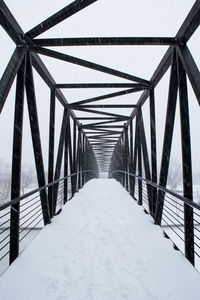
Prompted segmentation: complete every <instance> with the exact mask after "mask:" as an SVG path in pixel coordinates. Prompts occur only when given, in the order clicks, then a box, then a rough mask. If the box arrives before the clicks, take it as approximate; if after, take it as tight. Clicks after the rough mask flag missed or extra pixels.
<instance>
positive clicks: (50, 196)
mask: <svg viewBox="0 0 200 300" xmlns="http://www.w3.org/2000/svg"><path fill="white" fill-rule="evenodd" d="M54 135H55V89H52V90H51V99H50V116H49V162H48V183H50V182H53V174H54ZM48 203H49V212H50V217H51V218H52V217H53V186H50V187H49V188H48Z"/></svg>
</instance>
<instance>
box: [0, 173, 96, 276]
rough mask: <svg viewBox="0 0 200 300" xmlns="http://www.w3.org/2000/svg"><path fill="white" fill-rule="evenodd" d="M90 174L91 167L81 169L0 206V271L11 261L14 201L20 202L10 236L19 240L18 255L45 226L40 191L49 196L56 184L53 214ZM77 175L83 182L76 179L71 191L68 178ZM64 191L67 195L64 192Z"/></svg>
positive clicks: (89, 177) (17, 241) (88, 178)
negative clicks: (81, 177) (16, 222)
mask: <svg viewBox="0 0 200 300" xmlns="http://www.w3.org/2000/svg"><path fill="white" fill-rule="evenodd" d="M90 173H92V174H95V172H94V171H93V170H84V171H81V172H77V173H73V174H71V175H69V176H65V177H63V178H61V179H58V180H56V181H54V182H52V183H50V184H47V185H45V186H43V187H40V188H37V189H34V190H32V191H30V192H28V193H26V194H24V195H22V196H20V197H19V198H17V199H14V200H12V201H9V202H7V203H5V204H3V205H1V206H0V273H2V272H3V271H4V270H5V269H6V268H7V267H8V265H9V263H10V252H11V231H12V229H13V225H12V224H13V223H12V222H11V210H12V209H15V207H14V206H13V204H17V203H19V223H18V224H15V223H14V226H15V225H16V227H17V229H16V228H15V230H17V234H15V231H14V233H13V232H12V238H14V239H15V240H16V243H18V247H19V254H20V253H21V252H22V251H23V250H24V249H25V247H26V246H27V245H28V244H29V243H30V242H31V241H32V239H33V238H34V237H35V236H36V235H37V234H38V233H39V231H40V230H41V229H42V228H43V227H44V220H43V211H42V205H41V198H40V192H41V191H42V190H45V191H46V193H47V195H48V189H49V187H53V188H54V187H55V186H56V185H58V191H57V202H56V208H55V215H56V214H57V212H58V211H60V210H61V209H62V206H63V205H64V204H65V202H66V201H69V200H70V199H71V198H72V197H73V193H74V191H75V192H76V191H78V190H79V188H80V187H82V185H83V183H86V182H87V181H88V180H90V179H91V178H92V177H94V175H92V176H91V175H90ZM84 174H85V175H84ZM78 175H79V176H83V175H84V176H85V178H84V182H82V184H81V186H80V180H79V182H78V180H77V184H76V186H75V187H74V190H73V187H72V184H71V178H72V177H75V176H77V177H78ZM95 177H97V176H95ZM66 186H67V189H66ZM66 190H67V195H65V191H66ZM52 191H53V189H52ZM66 197H67V198H66Z"/></svg>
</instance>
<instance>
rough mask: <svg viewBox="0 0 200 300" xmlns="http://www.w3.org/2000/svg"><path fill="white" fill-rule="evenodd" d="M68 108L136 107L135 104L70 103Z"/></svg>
mask: <svg viewBox="0 0 200 300" xmlns="http://www.w3.org/2000/svg"><path fill="white" fill-rule="evenodd" d="M69 107H70V108H72V109H73V108H74V107H76V108H81V107H82V108H133V107H135V108H137V105H135V104H96V105H95V104H89V105H85V104H84V105H76V104H70V105H69Z"/></svg>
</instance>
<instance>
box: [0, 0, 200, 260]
mask: <svg viewBox="0 0 200 300" xmlns="http://www.w3.org/2000/svg"><path fill="white" fill-rule="evenodd" d="M94 2H96V0H76V1H74V2H72V3H71V4H69V5H67V6H66V7H64V8H63V9H61V10H60V11H58V12H57V13H55V14H54V15H52V16H51V17H49V18H48V19H46V20H45V21H44V22H42V23H41V24H38V25H37V26H36V27H34V28H33V29H31V30H30V31H29V32H27V33H24V32H23V30H22V29H21V28H20V26H19V24H18V23H17V21H16V20H15V18H14V16H13V15H12V14H11V12H10V11H9V9H8V7H7V6H6V4H5V3H4V1H3V0H0V24H1V26H2V27H3V28H4V30H5V31H6V32H7V34H8V35H9V36H10V38H11V39H12V40H13V41H14V43H15V44H16V49H15V51H14V53H13V55H12V57H11V59H10V61H9V63H8V65H7V67H6V69H5V72H4V74H3V76H2V78H1V81H0V111H2V109H3V106H4V104H5V101H6V98H7V96H8V93H9V91H10V88H11V86H12V84H13V81H14V79H15V77H16V76H17V87H16V104H15V119H14V137H13V163H12V185H11V199H12V201H15V199H16V198H18V197H19V196H20V176H21V153H22V149H21V148H22V128H23V103H24V100H23V99H24V89H25V87H26V94H27V103H28V113H29V118H30V127H31V134H32V142H33V149H34V155H35V165H36V171H37V179H38V186H39V188H40V197H41V204H42V211H43V220H44V223H45V224H48V223H49V222H50V220H51V218H52V217H53V216H54V215H55V213H56V205H57V194H58V188H59V181H58V180H59V178H60V176H61V167H62V160H64V164H63V166H64V176H65V177H66V178H67V176H70V175H72V174H74V173H75V174H76V175H75V176H72V177H71V185H72V194H73V195H74V193H75V192H76V191H77V190H78V189H79V188H81V187H82V186H83V185H84V183H85V182H86V181H88V180H89V179H90V178H92V175H91V174H92V173H90V174H88V173H87V172H84V171H86V170H93V171H94V172H98V169H99V171H100V172H106V171H108V169H109V173H110V174H111V173H112V172H113V171H115V170H122V171H123V172H125V173H122V174H117V173H116V174H115V178H116V179H117V180H118V181H120V182H121V183H122V184H123V185H124V186H125V187H126V189H127V190H128V191H129V192H130V194H131V195H132V197H133V198H135V195H136V191H135V186H136V180H137V181H138V203H139V204H142V202H143V188H142V180H141V177H142V176H143V173H144V176H145V178H146V180H147V181H148V182H152V184H155V185H148V183H147V191H148V201H149V202H148V203H149V211H150V213H151V215H152V216H153V218H154V220H155V223H157V224H161V221H162V213H163V205H164V196H165V192H164V190H163V189H160V190H159V191H158V190H157V186H156V184H157V183H159V186H161V187H163V188H166V184H167V177H168V168H169V160H170V152H171V145H172V137H173V128H174V121H175V109H176V102H177V92H178V90H179V95H180V99H179V103H180V119H181V145H182V166H183V189H184V197H186V198H188V199H190V201H191V202H192V165H191V146H190V126H189V111H188V95H187V82H186V78H188V79H189V81H190V83H191V86H192V88H193V91H194V94H195V95H196V98H197V101H198V103H200V73H199V70H198V68H197V66H196V63H195V61H194V59H193V57H192V55H191V53H190V51H189V49H188V46H187V42H188V41H189V39H190V38H191V36H192V35H193V33H194V32H195V30H196V29H197V28H198V26H199V23H200V1H198V0H197V1H196V2H195V4H194V6H193V7H192V9H191V11H190V12H189V14H188V16H187V18H186V20H185V21H184V22H183V24H182V26H181V28H180V29H179V31H178V33H177V34H176V36H175V37H101V38H99V37H93V38H91V37H88V38H62V39H57V38H53V39H39V38H37V37H38V36H39V35H40V34H41V33H44V32H45V31H46V30H48V29H49V28H52V27H53V26H55V25H56V24H58V23H60V22H61V21H63V20H65V19H67V18H68V17H70V16H72V15H73V14H75V13H76V12H78V11H80V10H81V9H83V8H85V7H87V6H88V5H90V4H92V3H94ZM91 45H92V46H106V45H109V46H112V45H120V46H126V45H135V46H136V45H156V46H163V45H165V46H166V45H169V48H168V50H167V51H166V53H165V55H164V57H163V58H162V60H161V62H160V64H159V65H158V67H157V69H156V70H155V72H154V74H153V76H152V77H151V79H150V80H146V79H145V78H140V77H137V76H135V75H132V74H127V73H124V72H121V71H119V70H115V69H111V68H108V67H106V66H103V65H99V64H95V63H93V62H90V61H86V60H83V59H80V58H77V57H74V56H70V55H67V54H63V53H60V52H58V51H53V50H50V49H48V48H46V47H50V46H91ZM38 54H41V55H45V56H48V57H52V58H54V59H57V60H61V61H63V63H65V62H67V63H72V64H76V65H79V66H81V67H85V68H89V69H91V70H95V71H99V72H103V73H106V74H110V75H113V76H115V77H118V78H123V79H126V80H127V82H125V83H109V82H108V83H71V84H69V83H56V82H55V80H54V79H53V77H52V76H51V74H50V73H49V71H48V69H47V68H46V66H45V65H44V63H43V61H42V60H41V59H40V57H39V56H38ZM33 67H34V68H35V70H36V71H37V72H38V73H39V75H40V76H41V78H42V79H43V80H44V82H45V83H46V84H47V86H48V87H49V89H50V118H49V163H48V179H47V182H48V184H49V186H48V190H46V189H41V188H42V187H43V186H45V184H46V179H45V174H44V166H43V156H42V149H41V140H40V129H39V123H38V117H37V99H36V96H35V91H34V78H33V71H32V68H33ZM169 67H171V76H170V83H169V95H168V108H167V112H166V125H165V134H164V140H163V154H162V160H161V166H160V167H159V166H158V163H157V150H156V147H157V146H156V145H157V140H156V115H155V106H156V100H155V96H154V90H155V88H156V86H157V84H158V83H159V81H160V80H161V78H162V77H163V75H164V74H165V73H166V71H167V70H168V68H169ZM71 88H73V89H76V88H78V89H82V88H84V89H85V88H88V89H89V88H98V89H102V88H103V89H106V88H121V89H122V88H123V89H124V88H125V89H124V90H121V91H118V92H113V93H109V94H105V95H102V96H96V97H92V98H89V99H83V100H79V101H76V102H74V103H73V104H68V102H67V100H66V98H65V97H64V95H63V94H62V91H61V89H71ZM138 91H143V92H142V95H141V96H140V98H139V99H138V101H137V103H134V104H131V105H130V104H129V105H128V104H124V103H122V102H121V103H120V104H118V105H117V104H109V105H108V104H106V105H104V104H103V105H102V104H97V105H94V104H93V103H94V102H96V101H101V100H105V99H113V98H114V97H122V96H123V95H126V94H132V93H135V92H138ZM120 99H121V98H120ZM147 99H149V112H150V113H149V118H150V141H151V143H150V145H151V146H150V149H148V147H147V142H146V132H145V127H144V124H143V115H142V107H143V104H144V103H145V102H146V101H147ZM57 100H58V101H59V102H60V103H61V104H62V106H63V120H62V127H61V131H60V139H59V147H58V153H55V142H54V126H55V117H56V116H55V105H56V101H57ZM118 100H119V98H118ZM89 103H90V104H89ZM113 108H115V109H120V108H130V109H132V108H133V110H132V111H131V114H130V115H129V116H126V115H121V114H117V113H115V112H111V111H108V110H109V109H113ZM105 109H106V111H105ZM75 110H78V111H82V112H87V113H90V114H91V116H90V117H78V118H77V117H76V115H75V113H74V111H75ZM95 115H98V116H95ZM72 121H73V126H71V125H70V123H71V122H72ZM80 121H82V122H84V123H83V124H81V123H80ZM91 121H93V123H92V122H91ZM124 122H125V123H124ZM113 123H114V125H113ZM55 158H56V164H55V165H56V167H55V168H54V161H55ZM158 167H159V176H158ZM129 173H133V174H138V175H139V177H137V178H136V177H133V176H130V175H128V174H129ZM52 182H54V183H55V182H56V183H55V184H54V185H51V183H52ZM65 183H66V182H65ZM64 193H65V198H64V203H65V202H67V199H68V198H67V193H68V187H67V184H65V189H64ZM19 210H20V208H19V202H13V205H11V234H10V237H11V238H10V262H12V261H13V260H14V259H15V258H16V257H17V256H18V253H19V249H18V240H19V213H20V212H19ZM184 213H185V255H186V257H187V258H188V259H189V261H190V262H191V263H192V264H194V232H193V210H192V208H191V206H188V205H187V203H185V207H184Z"/></svg>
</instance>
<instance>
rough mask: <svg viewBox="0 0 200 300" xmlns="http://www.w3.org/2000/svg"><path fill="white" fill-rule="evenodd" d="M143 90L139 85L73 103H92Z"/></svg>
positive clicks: (73, 104) (74, 104)
mask: <svg viewBox="0 0 200 300" xmlns="http://www.w3.org/2000/svg"><path fill="white" fill-rule="evenodd" d="M141 90H144V87H142V88H141V87H140V86H139V87H136V88H133V89H128V90H124V91H120V92H115V93H110V94H105V95H102V96H97V97H93V98H89V99H85V100H80V101H77V102H74V103H72V104H71V105H72V106H76V105H82V104H86V103H91V102H95V101H100V100H105V99H109V98H114V97H118V96H123V95H128V94H132V93H135V92H139V91H141Z"/></svg>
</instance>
